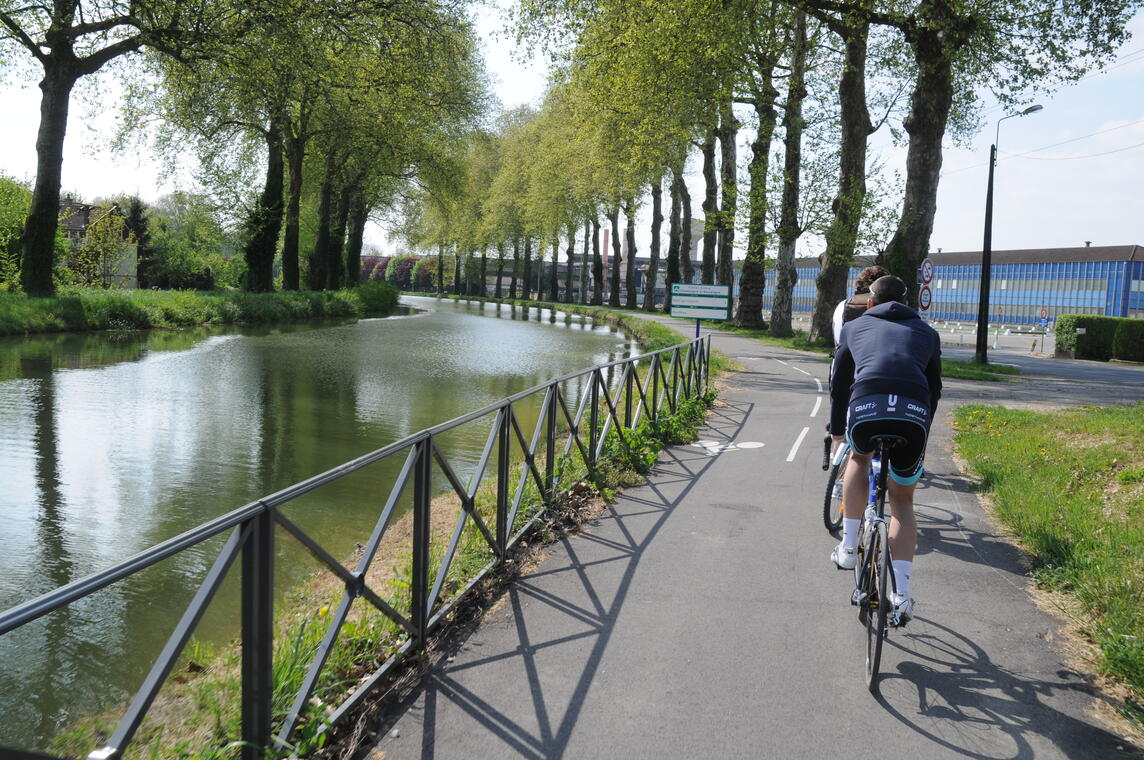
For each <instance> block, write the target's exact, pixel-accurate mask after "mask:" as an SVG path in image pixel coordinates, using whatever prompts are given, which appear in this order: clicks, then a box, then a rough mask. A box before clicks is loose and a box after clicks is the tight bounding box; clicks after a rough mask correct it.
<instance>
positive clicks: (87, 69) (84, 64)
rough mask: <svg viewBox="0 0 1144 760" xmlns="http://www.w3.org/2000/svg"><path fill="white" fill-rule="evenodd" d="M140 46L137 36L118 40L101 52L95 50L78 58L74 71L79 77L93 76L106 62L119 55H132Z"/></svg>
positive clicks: (140, 37) (140, 41) (138, 36)
mask: <svg viewBox="0 0 1144 760" xmlns="http://www.w3.org/2000/svg"><path fill="white" fill-rule="evenodd" d="M142 44H143V41H142V35H138V34H137V35H135V36H134V37H128V38H127V39H125V40H120V41H119V42H116V43H113V44H111V45H108V46H107V47H105V48H102V49H101V50H97V51H95V52H94V53H92V54H90V55H86V56H84V57H83V58H80V59H79V63H78V65H77V66H76V71H77V72H78V73H79V75H80V76H86V75H88V74H94V73H95V72H97V71H99V70H100V69H101V68H102V67H103V65H104V64H105V63H107V62H108V61H111V60H113V59H115V58H118V57H119V56H121V55H126V54H127V53H134V52H135V51H136V50H138V49H139V48H140V46H142Z"/></svg>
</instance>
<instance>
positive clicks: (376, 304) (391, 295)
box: [354, 282, 397, 314]
mask: <svg viewBox="0 0 1144 760" xmlns="http://www.w3.org/2000/svg"><path fill="white" fill-rule="evenodd" d="M354 295H355V296H356V297H357V299H358V301H359V302H360V304H361V310H362V311H363V312H364V313H366V314H381V313H388V312H391V311H393V307H394V306H396V305H397V290H396V289H395V288H394V287H393V286H391V285H389V284H388V283H385V282H363V283H362V284H361V285H359V286H358V287H357V289H356V290H355V291H354Z"/></svg>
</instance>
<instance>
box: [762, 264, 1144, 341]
mask: <svg viewBox="0 0 1144 760" xmlns="http://www.w3.org/2000/svg"><path fill="white" fill-rule="evenodd" d="M930 259H931V260H932V261H933V263H934V275H933V280H932V282H930V292H931V294H932V306H931V307H930V309H929V317H930V318H931V319H939V320H959V321H965V322H976V321H977V305H978V298H979V295H980V292H981V252H980V251H966V252H957V253H933V254H930ZM869 263H870V260H869V259H863V260H861V261H860V262H859V263H857V264H856V265H855V266H853V267H851V268H850V274H849V278H848V280H847V292H853V288H854V279H855V278H856V277H857V276H858V273H859V272H860V271H862V268H863V267H865V266H868V264H869ZM818 269H819V263H818V259H816V258H808V259H799V260H797V261H796V262H795V271H796V272H797V274H798V282H797V283H796V285H795V288H794V293H793V302H794V304H793V309H794V311H795V312H809V311H810V310H811V309H813V307H814V299H815V286H814V278H815V277H816V276H817V275H818ZM989 272H990V287H989V314H990V319H991V320H992V321H995V322H1000V323H1003V324H1013V325H1022V324H1036V323H1037V322H1038V320H1040V319H1042V318H1047V319H1048V320H1049V321H1052V320H1055V319H1056V318H1057V317H1058V316H1059V315H1061V314H1103V315H1106V316H1112V317H1136V318H1144V246H1139V245H1118V246H1098V247H1089V246H1085V247H1077V248H1039V249H1025V250H1014V251H993V252H992V262H991V266H990V269H989ZM773 280H774V278H773V277H772V276H771V273H770V272H768V277H767V287H766V290H765V291H764V292H763V303H764V310H768V311H769V309H770V307H771V302H772V298H773V296H774V290H773V288H774V281H773Z"/></svg>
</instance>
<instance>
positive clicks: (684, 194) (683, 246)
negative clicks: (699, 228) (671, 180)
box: [675, 167, 695, 283]
mask: <svg viewBox="0 0 1144 760" xmlns="http://www.w3.org/2000/svg"><path fill="white" fill-rule="evenodd" d="M675 181H676V183H678V184H679V207H680V208H679V210H680V213H681V215H682V217H683V218H682V221H681V224H680V227H679V257H680V258H681V259H683V281H684V282H689V283H690V282H695V259H693V258H692V257H691V248H692V245H691V191H690V190H688V189H687V182H685V181H684V179H683V169H682V167H681V168H680V170H679V171H678V172H676V174H675Z"/></svg>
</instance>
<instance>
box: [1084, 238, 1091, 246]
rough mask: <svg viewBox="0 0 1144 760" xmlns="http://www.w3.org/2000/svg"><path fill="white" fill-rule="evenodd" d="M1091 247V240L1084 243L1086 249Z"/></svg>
mask: <svg viewBox="0 0 1144 760" xmlns="http://www.w3.org/2000/svg"><path fill="white" fill-rule="evenodd" d="M1091 246H1092V241H1091V240H1086V241H1084V247H1085V248H1089V247H1091Z"/></svg>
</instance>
